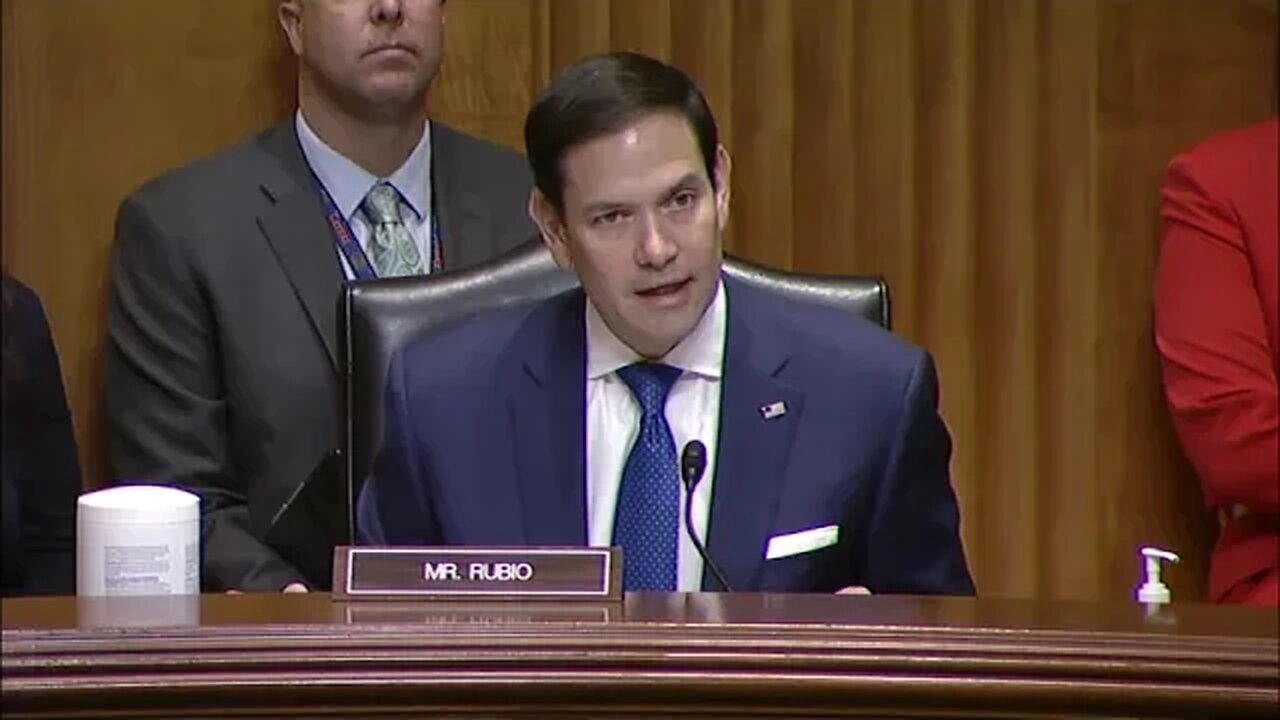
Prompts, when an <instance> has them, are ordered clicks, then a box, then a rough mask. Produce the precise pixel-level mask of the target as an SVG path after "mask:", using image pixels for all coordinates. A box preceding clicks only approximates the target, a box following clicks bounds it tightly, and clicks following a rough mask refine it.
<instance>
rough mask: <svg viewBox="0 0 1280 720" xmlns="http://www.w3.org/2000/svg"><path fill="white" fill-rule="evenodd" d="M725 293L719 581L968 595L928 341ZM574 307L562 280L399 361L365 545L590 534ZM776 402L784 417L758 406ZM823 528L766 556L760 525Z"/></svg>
mask: <svg viewBox="0 0 1280 720" xmlns="http://www.w3.org/2000/svg"><path fill="white" fill-rule="evenodd" d="M725 288H726V292H727V293H728V295H727V297H728V327H727V331H726V333H727V334H726V341H725V342H726V345H725V360H724V370H723V376H722V383H723V385H722V387H721V408H720V436H719V439H718V443H719V445H718V449H717V456H716V458H717V459H716V468H715V473H716V477H715V484H714V488H713V492H712V501H711V517H710V523H709V529H708V537H707V548H708V552H709V554H710V555H711V557H712V558H713V559H714V560H715V561H716V562H717V563H718V564H719V565H720V566H721V568H722V569H723V570H724V573H725V575H726V576H727V578H728V580H729V584H730V585H731V586H732V587H733V588H734V589H735V590H750V591H783V592H830V591H834V590H837V589H839V588H841V587H844V586H847V585H863V586H866V587H868V588H869V589H871V590H872V591H873V592H876V593H952V594H969V593H972V592H973V582H972V579H971V578H970V575H969V571H968V568H967V565H966V563H965V558H964V552H963V549H962V546H961V542H960V536H959V512H958V510H957V506H956V499H955V495H954V493H953V491H952V488H951V483H950V479H949V471H948V465H949V461H950V455H951V441H950V437H949V435H948V433H947V430H946V427H945V426H944V424H943V422H942V419H941V418H940V417H939V415H938V413H937V396H938V390H937V378H936V374H935V371H934V367H933V363H932V361H931V360H930V358H929V356H928V355H927V354H926V353H925V352H924V351H922V350H920V349H919V348H916V347H913V346H911V345H909V344H907V343H906V342H904V341H902V340H900V339H899V338H897V337H895V336H894V335H892V334H890V333H889V332H887V331H885V330H883V329H882V328H880V327H878V326H876V325H874V324H872V323H869V322H867V321H865V320H862V319H860V318H857V317H854V316H852V315H850V314H848V313H845V312H842V311H839V310H836V309H831V308H826V307H818V306H812V305H806V304H799V303H796V302H793V301H790V300H787V299H784V298H781V297H778V296H775V295H773V294H771V293H767V292H764V291H761V290H758V289H754V288H750V287H747V286H746V285H743V284H741V283H739V282H736V281H734V280H732V279H729V278H726V279H725ZM584 307H585V297H584V295H583V293H582V291H581V290H580V289H575V290H571V291H569V292H566V293H564V294H561V295H559V296H556V297H554V298H551V299H550V300H547V301H544V302H540V303H536V304H534V305H531V306H528V307H524V308H516V309H511V310H502V311H498V312H496V313H491V314H487V315H482V316H479V317H476V318H472V319H470V320H467V321H464V322H463V323H461V324H459V325H457V326H454V327H452V328H450V329H447V330H445V331H442V332H441V333H438V334H432V335H430V336H428V337H426V338H424V339H422V340H419V341H417V342H415V343H412V344H410V345H409V346H407V347H406V348H405V349H403V350H402V351H401V352H400V353H399V354H398V355H397V356H396V358H395V359H393V361H392V365H391V368H390V373H389V376H388V387H387V400H386V423H385V425H384V440H383V446H382V447H381V448H380V451H379V453H378V456H377V459H376V460H375V464H374V472H373V476H372V477H371V478H370V479H369V480H368V482H366V483H365V485H364V488H363V490H362V492H361V497H360V500H359V503H358V507H357V525H358V534H359V541H360V542H362V543H364V544H387V545H507V546H524V545H528V546H538V545H544V546H545V545H561V546H565V545H570V546H582V545H585V544H586V542H587V509H586V508H587V502H586V447H585V440H584V438H585V435H586V379H585V378H586V347H585V345H586V335H585V320H584V314H583V313H584ZM779 401H781V402H783V403H785V404H786V408H787V411H786V413H785V414H782V415H780V416H776V417H772V418H766V417H765V415H764V413H762V411H761V408H762V407H764V406H766V405H771V404H773V403H776V402H779ZM676 481H677V480H676V479H675V478H672V482H676ZM832 524H836V525H839V526H840V533H839V541H838V543H837V544H835V545H832V546H829V547H826V548H822V549H819V550H816V551H813V552H809V553H804V554H800V555H794V556H791V557H787V558H779V559H774V560H766V559H765V550H766V546H767V543H768V541H769V538H771V537H773V536H775V535H780V534H787V533H793V532H798V531H802V530H808V529H812V528H817V527H822V526H826V525H832ZM624 562H625V558H624ZM707 580H708V576H707V575H706V574H705V573H704V587H707V588H710V587H718V586H717V585H715V584H714V581H712V583H711V584H708V582H707Z"/></svg>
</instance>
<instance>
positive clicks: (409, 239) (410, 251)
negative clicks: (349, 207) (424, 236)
mask: <svg viewBox="0 0 1280 720" xmlns="http://www.w3.org/2000/svg"><path fill="white" fill-rule="evenodd" d="M360 210H361V211H362V212H364V216H365V218H367V219H368V220H369V225H370V226H372V228H373V232H372V233H370V237H369V255H370V258H369V259H370V261H371V262H372V263H373V267H374V269H375V270H377V271H378V277H400V276H402V275H416V274H420V273H422V272H423V265H422V253H420V252H419V251H418V244H417V243H415V242H414V241H413V235H412V234H411V233H410V232H409V228H407V227H405V226H404V221H402V220H401V219H400V193H399V192H398V191H396V189H395V188H394V187H392V186H391V185H389V184H388V183H385V182H380V183H378V184H377V185H374V186H373V189H371V190H370V191H369V194H368V195H365V196H364V201H363V202H361V203H360Z"/></svg>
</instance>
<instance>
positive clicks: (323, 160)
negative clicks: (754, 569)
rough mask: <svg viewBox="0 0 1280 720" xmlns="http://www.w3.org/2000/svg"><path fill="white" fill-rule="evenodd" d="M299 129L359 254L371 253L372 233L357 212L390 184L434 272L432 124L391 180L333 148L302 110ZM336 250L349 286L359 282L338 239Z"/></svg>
mask: <svg viewBox="0 0 1280 720" xmlns="http://www.w3.org/2000/svg"><path fill="white" fill-rule="evenodd" d="M294 126H295V127H296V128H297V131H298V143H299V144H300V145H302V155H303V157H305V158H306V160H307V164H308V165H310V166H311V170H312V172H314V173H315V174H316V177H317V178H319V179H320V184H321V185H324V189H325V190H326V191H328V193H329V197H331V198H333V204H334V205H335V206H337V208H338V212H340V213H342V217H344V218H346V221H347V224H348V225H350V226H351V232H352V234H353V235H355V236H356V241H357V242H359V243H360V248H361V249H362V250H364V251H365V252H366V253H367V252H368V251H369V235H370V233H371V232H372V228H370V227H369V224H368V221H367V220H366V219H365V217H364V213H359V212H356V211H357V210H359V209H360V203H361V202H363V201H364V197H365V195H368V194H369V191H370V190H371V189H373V186H374V185H376V184H377V183H379V182H380V181H383V180H385V181H386V182H388V183H390V184H391V186H392V187H394V188H395V189H396V190H397V191H399V193H400V195H401V197H403V198H404V200H405V205H407V208H406V207H405V206H401V210H400V213H401V217H400V219H401V220H402V221H403V222H404V226H405V228H406V229H408V230H409V234H410V235H412V236H413V242H414V244H416V245H417V246H418V252H419V253H421V254H422V266H423V268H424V270H425V271H426V272H431V211H432V207H431V123H430V121H427V122H424V123H423V127H422V139H421V140H419V141H418V144H417V146H415V147H414V148H413V152H411V153H409V157H408V158H406V159H405V161H404V164H403V165H401V166H400V167H399V169H397V170H396V171H395V172H393V173H391V175H390V177H385V178H380V177H375V176H374V175H371V174H370V173H369V171H367V170H365V169H364V168H362V167H360V166H359V165H357V164H355V163H354V162H352V161H351V160H350V159H349V158H348V157H347V156H345V155H343V154H342V153H339V152H338V151H337V150H334V149H333V148H331V147H329V146H328V145H327V144H326V143H325V141H324V140H321V139H320V136H319V135H316V133H315V131H314V130H312V129H311V126H310V125H308V124H307V121H306V118H304V117H302V111H301V110H299V111H298V112H297V114H296V115H295V117H294ZM333 247H334V251H335V252H337V253H338V261H339V262H340V263H341V264H342V273H343V275H344V276H345V277H346V278H347V279H348V280H351V279H354V278H355V274H354V273H353V272H352V271H351V266H350V265H349V264H348V263H347V258H346V256H344V255H343V254H342V251H341V250H338V244H337V240H336V238H335V239H334V244H333Z"/></svg>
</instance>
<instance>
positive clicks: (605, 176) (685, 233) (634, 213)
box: [530, 112, 729, 358]
mask: <svg viewBox="0 0 1280 720" xmlns="http://www.w3.org/2000/svg"><path fill="white" fill-rule="evenodd" d="M715 173H716V176H717V183H716V186H715V187H716V188H717V189H715V190H713V189H712V187H713V186H712V182H711V178H709V177H707V171H706V166H705V164H704V163H703V159H702V154H701V152H700V150H699V147H698V140H697V137H696V136H695V135H694V132H693V128H692V127H690V125H689V123H688V122H687V121H686V120H685V119H684V118H683V117H682V116H681V115H679V114H678V113H675V112H656V113H653V114H650V115H645V116H643V117H641V118H640V119H638V120H637V121H635V122H633V123H632V124H631V125H629V126H627V127H626V128H624V129H623V130H621V131H620V132H616V133H613V134H610V135H606V136H603V137H600V138H597V139H595V140H592V141H590V142H587V143H584V144H582V145H578V146H577V147H574V148H571V149H570V150H569V151H568V152H567V153H565V155H564V157H563V159H562V161H561V175H562V176H563V178H564V211H563V214H562V215H561V214H560V213H557V212H556V211H555V209H554V208H552V207H551V205H550V202H549V201H547V200H546V198H544V197H543V196H542V195H541V194H539V193H536V192H535V194H534V196H533V199H532V201H531V204H530V209H531V212H532V213H533V215H534V219H535V220H537V221H538V224H539V226H540V227H541V228H542V231H543V238H544V240H546V242H547V245H548V247H550V249H551V252H552V254H553V255H554V256H555V258H556V262H557V263H558V264H559V265H560V266H561V267H564V268H569V269H572V270H574V271H575V272H576V273H577V274H578V278H579V280H580V281H581V283H582V287H583V290H584V291H586V293H587V296H588V297H589V298H590V299H591V302H592V304H593V305H594V306H595V307H596V309H597V310H598V311H599V312H600V316H601V317H602V318H603V319H604V321H605V323H606V324H607V325H608V326H609V329H610V330H612V331H613V333H614V334H615V335H617V336H618V338H619V339H620V340H622V341H623V342H625V343H626V344H627V345H629V346H630V347H631V348H632V349H633V350H635V351H636V352H637V353H639V354H640V355H642V356H644V357H648V358H657V357H661V356H662V355H665V354H666V353H667V352H668V351H669V350H670V349H671V348H673V347H675V345H676V344H677V343H679V342H680V341H681V340H682V339H684V337H685V336H686V335H688V334H689V332H690V331H691V330H693V327H694V325H696V324H697V323H698V320H699V319H700V318H701V317H702V314H703V312H704V311H705V310H706V309H707V306H708V305H710V303H711V300H712V298H713V295H714V293H715V290H716V287H717V283H718V282H719V279H720V259H721V248H720V233H721V231H722V230H723V229H724V225H725V222H726V221H727V220H728V206H729V156H728V153H727V152H726V151H725V150H724V148H723V147H720V148H717V152H716V167H715Z"/></svg>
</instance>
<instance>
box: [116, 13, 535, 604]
mask: <svg viewBox="0 0 1280 720" xmlns="http://www.w3.org/2000/svg"><path fill="white" fill-rule="evenodd" d="M443 5H444V0H282V2H280V4H279V10H278V17H279V20H280V24H281V26H282V28H283V29H284V31H285V33H286V35H287V36H288V39H289V43H290V45H291V46H292V48H293V51H294V53H295V54H296V55H297V57H298V65H299V72H298V112H297V113H296V115H295V116H294V117H292V118H289V119H288V120H287V121H285V122H283V123H281V124H279V125H277V126H275V127H273V128H270V129H268V130H266V131H265V132H263V133H262V134H260V135H257V136H255V137H253V138H250V139H248V140H247V141H245V142H243V143H242V144H240V145H237V146H235V147H232V148H230V149H227V150H224V151H222V152H220V153H218V154H215V155H213V156H211V157H208V158H205V159H203V160H200V161H197V162H195V163H193V164H190V165H187V166H185V167H182V168H179V169H177V170H173V171H171V172H168V173H165V174H163V175H161V176H160V177H158V178H155V179H153V180H151V181H149V182H147V183H146V184H145V185H143V186H142V187H141V188H140V189H138V190H137V191H136V192H134V193H133V194H132V195H130V196H129V197H127V198H125V200H124V201H123V203H122V204H121V206H120V209H119V213H118V216H117V219H116V247H115V252H114V257H113V260H112V268H111V293H110V304H109V307H108V313H107V342H106V417H107V447H108V454H109V458H110V466H111V472H112V476H113V478H114V479H115V480H117V481H141V482H160V483H171V484H174V485H177V486H180V487H184V488H187V489H190V490H192V491H194V492H196V493H198V494H199V495H200V496H201V498H202V514H203V532H202V546H203V575H204V583H203V587H204V589H205V590H224V589H226V590H230V589H234V590H257V591H279V590H282V589H287V590H291V591H292V590H305V589H306V585H305V584H304V576H303V573H302V572H301V571H299V569H298V568H297V567H295V566H293V565H291V564H290V563H289V562H288V561H286V560H285V559H284V558H283V557H282V556H281V553H280V552H278V550H277V549H276V548H273V547H271V546H269V545H268V544H267V542H266V541H265V538H266V537H267V534H268V533H267V530H268V528H269V527H270V526H271V523H272V520H273V518H274V517H275V515H276V513H277V512H278V511H279V510H280V509H281V508H282V507H283V506H284V504H285V502H286V501H287V499H288V498H289V497H290V495H291V493H292V492H293V491H294V490H295V489H296V488H297V487H298V486H299V484H300V483H301V482H302V481H303V480H304V479H305V478H307V477H308V476H310V475H312V473H313V472H315V470H316V468H317V467H321V466H322V465H323V462H324V460H325V458H327V457H331V455H332V453H333V452H334V448H335V447H336V446H337V443H338V437H339V418H338V407H339V403H338V387H339V386H338V377H337V359H336V350H337V341H336V334H337V330H336V308H337V302H338V298H339V295H340V291H341V287H342V284H343V280H344V277H345V278H346V279H353V278H367V277H373V276H387V275H404V274H410V273H421V272H430V271H433V270H441V269H443V270H448V269H453V268H459V267H464V266H467V265H471V264H475V263H477V262H480V261H483V260H485V259H488V258H490V257H492V256H494V255H497V254H499V253H501V252H502V251H504V250H506V249H508V248H511V247H513V246H515V245H518V244H520V243H521V242H522V241H524V240H526V239H528V238H530V237H532V236H533V233H534V228H533V226H532V224H531V222H530V220H529V218H528V214H527V211H526V205H527V202H528V197H529V187H530V184H529V179H528V170H527V169H526V165H525V163H524V162H523V160H522V158H521V157H520V156H519V155H518V154H516V153H514V152H511V151H509V150H505V149H502V148H499V147H498V146H496V145H492V144H490V143H487V142H485V141H482V140H479V139H477V138H473V137H469V136H467V135H464V134H462V133H460V132H458V131H456V130H452V129H450V128H448V127H445V126H444V125H442V124H440V123H438V122H429V121H427V119H426V117H425V97H426V93H427V89H428V87H429V86H430V84H431V81H432V79H433V78H434V76H435V74H436V71H437V69H438V67H439V64H440V56H441V43H442V26H443V12H444V9H443Z"/></svg>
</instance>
